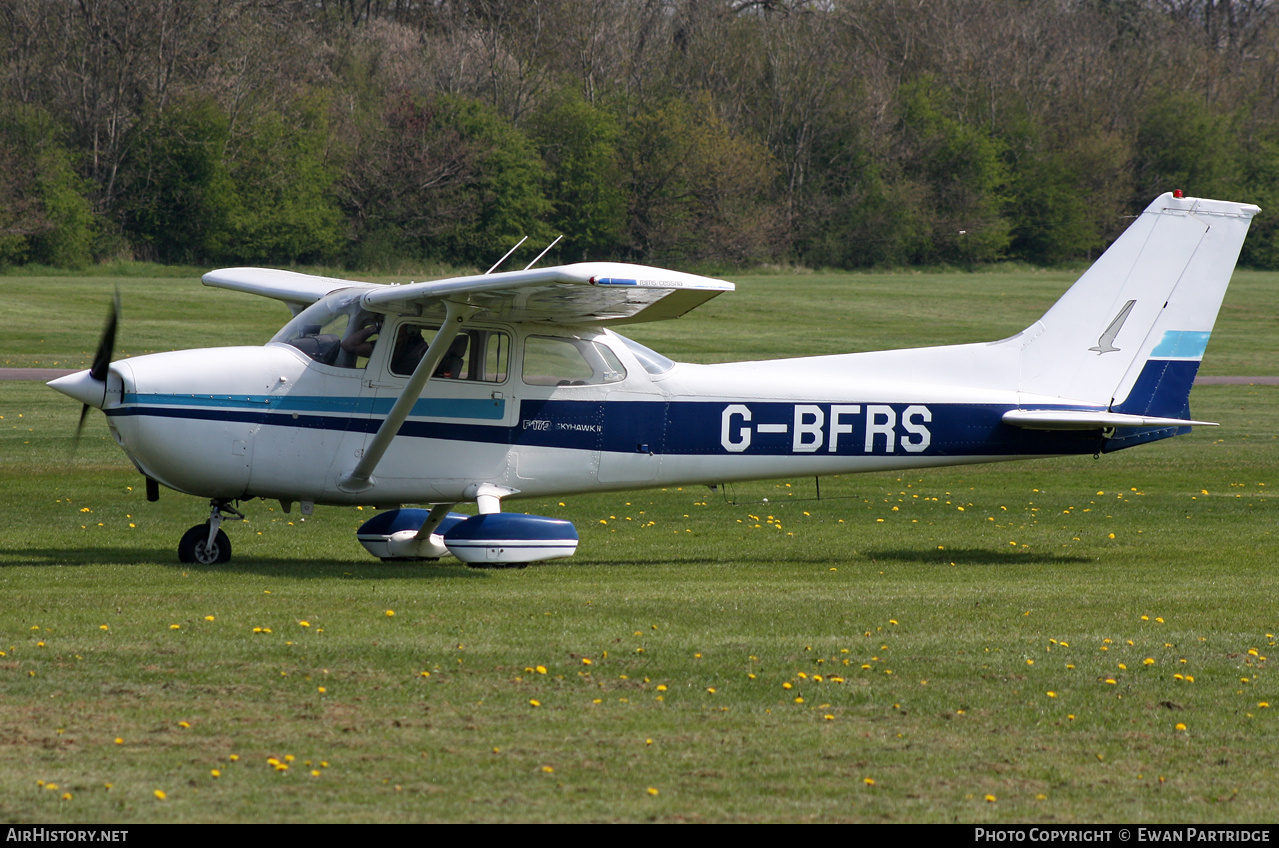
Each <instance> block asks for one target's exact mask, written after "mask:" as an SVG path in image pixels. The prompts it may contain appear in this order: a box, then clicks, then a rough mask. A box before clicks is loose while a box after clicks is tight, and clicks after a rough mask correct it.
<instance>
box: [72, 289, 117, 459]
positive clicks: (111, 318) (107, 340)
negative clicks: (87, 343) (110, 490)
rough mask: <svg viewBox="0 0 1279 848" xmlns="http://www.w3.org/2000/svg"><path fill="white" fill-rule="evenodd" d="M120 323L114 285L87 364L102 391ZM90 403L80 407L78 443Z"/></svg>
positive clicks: (92, 377)
mask: <svg viewBox="0 0 1279 848" xmlns="http://www.w3.org/2000/svg"><path fill="white" fill-rule="evenodd" d="M119 325H120V287H119V286H116V287H115V297H114V298H112V301H111V311H110V312H109V313H107V325H106V326H105V327H103V329H102V339H101V340H100V341H99V342H98V349H97V350H96V351H94V353H93V364H92V365H91V366H89V377H90V378H91V379H93V380H96V381H97V382H99V383H101V384H102V389H103V393H104V395H105V392H106V384H107V374H108V373H109V371H110V368H111V354H112V352H114V350H115V331H116V328H117V327H118V326H119ZM91 405H92V404H89V403H84V404H83V405H81V407H80V422H79V423H78V424H76V428H75V443H76V446H77V447H78V446H79V445H80V431H81V430H83V429H84V419H85V418H86V417H87V416H88V414H89V407H90V406H91Z"/></svg>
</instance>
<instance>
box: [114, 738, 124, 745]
mask: <svg viewBox="0 0 1279 848" xmlns="http://www.w3.org/2000/svg"><path fill="white" fill-rule="evenodd" d="M115 744H117V745H123V744H124V739H122V738H121V737H119V736H117V737H116V738H115Z"/></svg>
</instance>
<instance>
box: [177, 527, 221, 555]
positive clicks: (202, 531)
mask: <svg viewBox="0 0 1279 848" xmlns="http://www.w3.org/2000/svg"><path fill="white" fill-rule="evenodd" d="M178 560H179V561H180V562H194V563H198V564H199V565H218V564H220V563H224V562H230V561H231V540H230V539H228V538H227V535H226V533H224V532H223V531H222V530H218V532H217V533H216V534H214V536H213V543H212V544H210V543H209V525H208V524H207V523H206V524H197V525H195V526H194V527H192V528H191V529H190V530H188V531H187V532H185V533H183V534H182V541H180V542H178Z"/></svg>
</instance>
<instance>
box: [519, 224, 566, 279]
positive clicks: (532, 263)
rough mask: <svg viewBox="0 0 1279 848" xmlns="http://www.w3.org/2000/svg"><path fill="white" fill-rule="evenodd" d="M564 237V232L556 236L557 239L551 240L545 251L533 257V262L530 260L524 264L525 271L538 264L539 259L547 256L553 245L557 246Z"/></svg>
mask: <svg viewBox="0 0 1279 848" xmlns="http://www.w3.org/2000/svg"><path fill="white" fill-rule="evenodd" d="M562 238H564V234H563V233H560V234H559V235H558V236H556V237H555V241H553V242H551V243H550V244H548V245H547V246H546V250H543V251H542V252H541V253H539V254H538V255H537V256H534V257H533V261H532V262H530V263H528V264H527V265H525V266H524V270H525V271H527V270H528V269H529V268H532V267H533V266H534V265H536V264H537V260H539V259H541V258H542V257H543V256H545V255H546V254H547V253H549V252H550V250H551V248H552V247H555V245H557V244H559V243H560V239H562Z"/></svg>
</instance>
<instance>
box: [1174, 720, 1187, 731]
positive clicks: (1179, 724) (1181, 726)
mask: <svg viewBox="0 0 1279 848" xmlns="http://www.w3.org/2000/svg"><path fill="white" fill-rule="evenodd" d="M1185 729H1186V726H1185V725H1184V724H1182V723H1181V722H1177V726H1176V727H1174V728H1173V730H1177V731H1182V730H1185Z"/></svg>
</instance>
